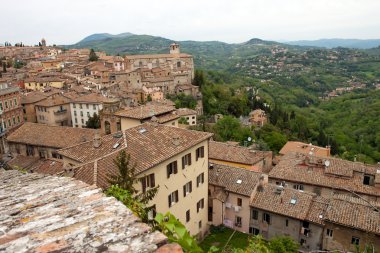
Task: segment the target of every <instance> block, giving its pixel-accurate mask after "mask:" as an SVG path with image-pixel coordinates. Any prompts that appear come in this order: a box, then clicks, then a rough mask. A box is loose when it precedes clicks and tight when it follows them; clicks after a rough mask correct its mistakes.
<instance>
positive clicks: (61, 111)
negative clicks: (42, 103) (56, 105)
mask: <svg viewBox="0 0 380 253" xmlns="http://www.w3.org/2000/svg"><path fill="white" fill-rule="evenodd" d="M66 112H67V109H62V110H59V111H55V112H54V115H61V114H65V113H66Z"/></svg>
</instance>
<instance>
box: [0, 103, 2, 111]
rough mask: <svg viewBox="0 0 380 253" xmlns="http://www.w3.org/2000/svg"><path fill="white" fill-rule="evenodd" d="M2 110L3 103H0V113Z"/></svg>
mask: <svg viewBox="0 0 380 253" xmlns="http://www.w3.org/2000/svg"><path fill="white" fill-rule="evenodd" d="M2 110H3V102H0V111H2Z"/></svg>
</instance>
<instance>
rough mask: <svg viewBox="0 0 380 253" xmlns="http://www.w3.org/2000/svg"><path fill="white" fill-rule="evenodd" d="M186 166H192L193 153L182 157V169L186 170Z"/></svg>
mask: <svg viewBox="0 0 380 253" xmlns="http://www.w3.org/2000/svg"><path fill="white" fill-rule="evenodd" d="M186 165H189V166H190V165H191V153H189V154H187V155H184V156H182V169H185V167H186Z"/></svg>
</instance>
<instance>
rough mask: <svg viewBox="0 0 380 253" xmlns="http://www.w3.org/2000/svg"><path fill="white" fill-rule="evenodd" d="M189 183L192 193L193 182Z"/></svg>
mask: <svg viewBox="0 0 380 253" xmlns="http://www.w3.org/2000/svg"><path fill="white" fill-rule="evenodd" d="M189 183H190V192H192V191H193V182H192V181H190V182H189Z"/></svg>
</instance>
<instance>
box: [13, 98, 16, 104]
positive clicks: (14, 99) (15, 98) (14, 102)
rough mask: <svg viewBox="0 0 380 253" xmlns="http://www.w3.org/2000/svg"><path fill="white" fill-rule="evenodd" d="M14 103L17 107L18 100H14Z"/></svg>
mask: <svg viewBox="0 0 380 253" xmlns="http://www.w3.org/2000/svg"><path fill="white" fill-rule="evenodd" d="M13 102H14V105H15V106H17V99H16V98H15V99H14V100H13Z"/></svg>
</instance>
